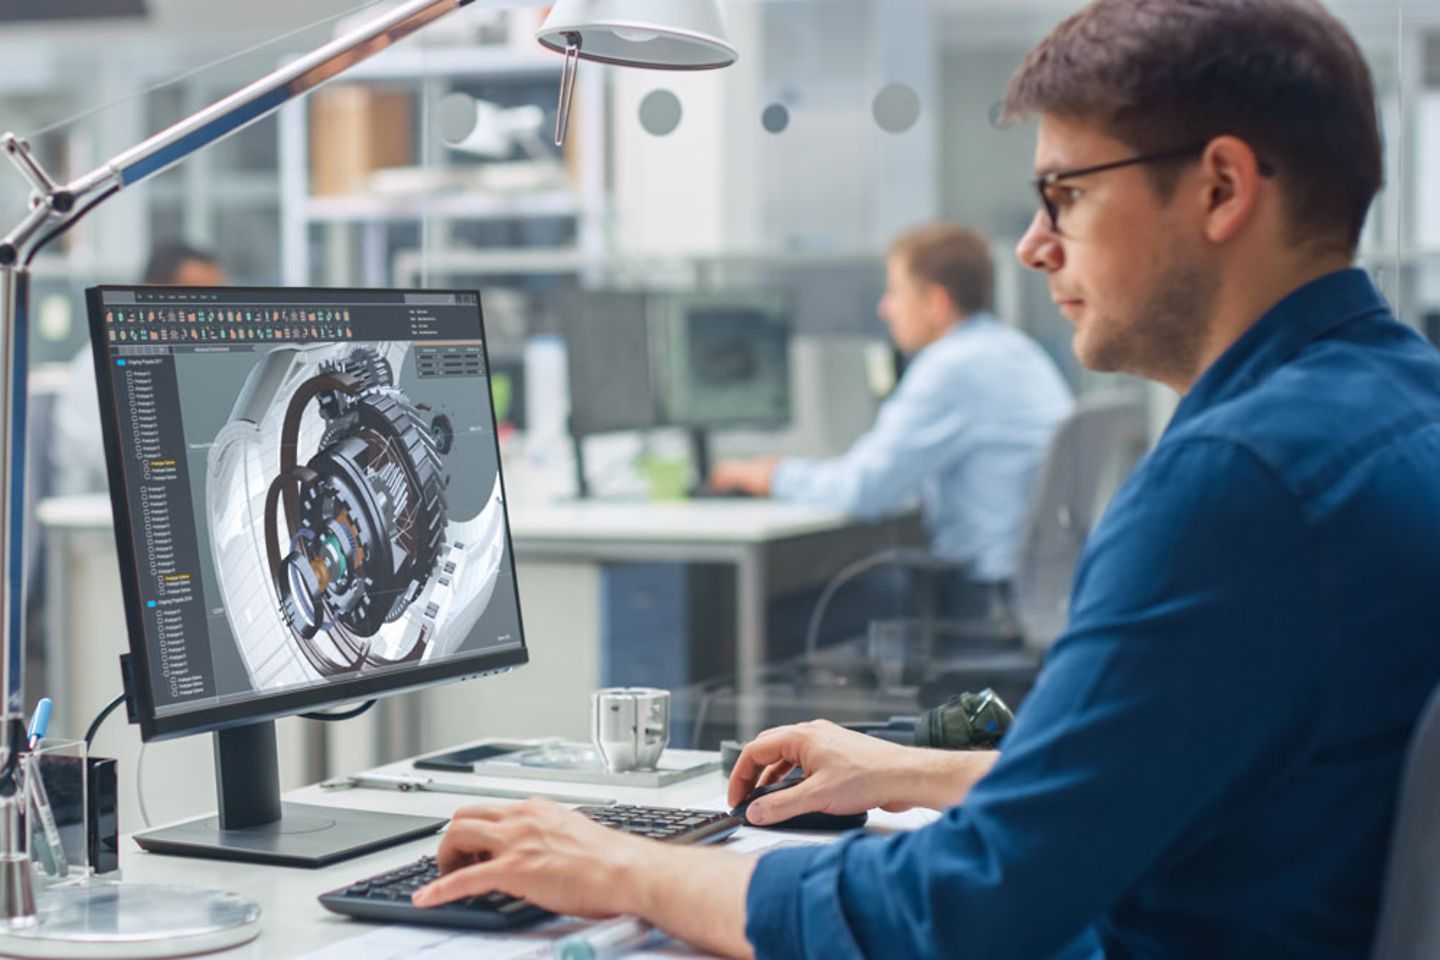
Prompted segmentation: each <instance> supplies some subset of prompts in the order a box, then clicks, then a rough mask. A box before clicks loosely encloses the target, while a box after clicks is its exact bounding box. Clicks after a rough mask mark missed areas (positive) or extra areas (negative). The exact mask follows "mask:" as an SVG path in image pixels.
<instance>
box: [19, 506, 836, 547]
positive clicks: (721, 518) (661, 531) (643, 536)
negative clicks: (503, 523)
mask: <svg viewBox="0 0 1440 960" xmlns="http://www.w3.org/2000/svg"><path fill="white" fill-rule="evenodd" d="M36 515H37V516H38V517H39V519H40V522H41V523H42V524H44V525H45V526H47V527H52V528H58V529H80V530H89V529H106V530H108V529H109V528H110V526H111V524H112V517H111V512H110V498H109V497H108V496H105V495H103V494H94V495H88V496H77V497H51V498H48V499H46V500H42V501H41V502H40V504H39V506H38V507H37V509H36ZM853 522H854V521H853V520H852V519H851V518H850V517H848V516H846V515H845V514H843V513H838V512H836V511H834V510H829V509H826V508H823V507H813V506H808V505H806V504H798V503H780V502H777V501H774V500H744V499H735V500H726V499H716V500H696V501H673V502H671V501H667V502H657V503H649V502H643V501H637V502H630V501H602V500H592V501H570V502H565V503H553V504H518V505H512V506H511V508H510V532H511V535H512V536H513V537H514V539H515V540H516V541H517V543H522V544H523V543H524V542H526V541H533V542H551V541H572V542H573V541H595V540H605V541H642V542H659V543H680V542H683V543H697V542H698V543H765V542H768V541H771V540H778V539H784V538H786V537H799V536H805V535H807V534H812V533H822V532H825V531H827V530H838V529H840V528H843V527H845V526H847V525H849V524H851V523H853Z"/></svg>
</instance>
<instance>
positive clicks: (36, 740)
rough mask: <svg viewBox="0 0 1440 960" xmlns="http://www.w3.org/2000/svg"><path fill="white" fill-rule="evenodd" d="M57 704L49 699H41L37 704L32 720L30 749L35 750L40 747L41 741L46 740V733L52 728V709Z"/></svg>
mask: <svg viewBox="0 0 1440 960" xmlns="http://www.w3.org/2000/svg"><path fill="white" fill-rule="evenodd" d="M54 705H55V704H54V703H52V702H51V700H50V698H49V697H41V698H40V702H39V703H37V704H35V714H34V715H33V716H32V717H31V718H30V734H29V739H30V749H31V750H34V749H35V748H36V747H37V746H39V744H40V741H41V740H43V739H44V738H45V731H46V730H47V729H48V728H49V726H50V709H51V708H52V707H53V706H54Z"/></svg>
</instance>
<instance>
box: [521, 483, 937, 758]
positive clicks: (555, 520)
mask: <svg viewBox="0 0 1440 960" xmlns="http://www.w3.org/2000/svg"><path fill="white" fill-rule="evenodd" d="M511 531H512V533H513V536H514V539H515V552H516V555H517V557H519V558H521V559H526V560H538V559H544V558H554V559H557V560H573V559H583V560H588V561H592V562H595V563H625V562H662V563H663V562H674V563H726V564H732V565H734V567H735V605H736V609H735V623H736V638H735V675H736V687H737V689H738V690H739V692H740V693H741V694H742V699H741V705H742V706H741V714H740V716H739V725H740V733H741V735H742V736H743V737H752V736H754V735H755V734H756V733H759V732H760V727H761V711H760V709H759V704H758V701H757V700H756V698H755V697H754V696H750V694H752V693H758V691H759V689H760V677H761V671H762V668H763V666H764V664H765V659H766V653H767V650H766V642H765V612H766V604H767V601H768V600H769V598H770V597H771V596H772V595H775V594H779V593H784V592H785V591H787V590H789V589H794V588H798V587H805V586H812V585H815V584H823V583H825V582H826V581H828V580H829V579H830V577H832V576H834V575H835V574H836V573H838V572H839V571H840V570H841V569H843V568H844V567H845V566H847V565H849V564H850V563H852V562H854V561H855V560H858V559H860V558H862V557H865V556H868V555H870V554H872V553H875V552H876V551H878V550H881V549H884V548H886V547H895V546H921V545H923V544H925V543H926V542H927V537H926V534H925V532H924V529H923V527H922V526H921V524H920V523H919V521H918V519H917V518H916V517H915V516H913V515H905V516H899V517H894V518H890V519H885V520H878V521H863V520H857V519H855V518H853V517H850V516H847V515H846V514H843V513H839V512H837V511H834V510H828V509H825V508H822V507H813V506H807V505H805V504H795V503H780V502H777V501H773V500H745V499H724V498H720V499H714V500H698V501H677V502H660V503H628V502H614V501H604V500H595V501H574V502H569V503H560V504H549V505H545V506H532V505H522V506H517V507H515V508H514V509H513V510H512V514H511Z"/></svg>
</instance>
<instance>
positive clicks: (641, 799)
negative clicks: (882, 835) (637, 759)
mask: <svg viewBox="0 0 1440 960" xmlns="http://www.w3.org/2000/svg"><path fill="white" fill-rule="evenodd" d="M376 772H384V773H412V772H413V770H412V768H411V767H410V765H409V762H408V761H402V762H400V763H394V764H389V765H387V766H384V767H379V768H377V771H376ZM429 775H430V776H432V777H434V778H435V779H437V780H444V779H447V778H448V779H455V778H459V779H461V780H464V779H465V775H463V774H443V773H433V772H432V773H430V774H429ZM469 782H470V783H472V784H474V783H481V782H483V783H485V784H490V785H494V786H496V787H502V788H511V789H529V790H535V791H537V792H546V791H550V792H556V791H561V790H570V791H573V792H577V793H581V794H597V793H598V794H606V795H611V796H614V797H615V799H617V800H619V801H621V802H626V803H641V804H655V805H661V806H675V807H701V808H709V809H718V808H720V807H721V806H723V794H724V789H725V785H724V780H723V779H722V777H721V775H720V774H719V773H710V774H706V775H704V776H701V777H697V778H695V779H693V780H688V781H686V782H684V783H680V784H676V785H675V786H672V787H666V788H663V789H659V790H646V789H639V788H634V787H629V788H627V787H597V786H595V785H594V784H559V783H548V782H547V783H536V782H535V781H519V780H501V779H496V778H491V777H487V778H485V779H484V780H483V781H480V780H478V779H477V778H469ZM285 799H286V800H288V801H292V802H295V803H309V804H316V805H320V806H336V807H348V808H351V809H359V810H376V811H390V812H395V813H411V814H417V815H421V816H436V817H448V816H449V815H450V814H451V813H452V812H453V811H454V810H455V809H456V808H458V807H461V806H466V805H469V804H474V803H504V802H506V801H503V800H489V799H486V798H483V797H468V796H460V795H456V794H445V793H399V792H392V791H388V790H369V789H357V790H338V791H336V790H322V789H320V788H319V787H318V786H311V787H305V788H302V789H300V790H294V791H291V792H290V793H287V794H286V795H285ZM933 816H934V814H931V813H929V812H928V811H914V812H911V813H908V814H903V815H894V814H884V813H882V812H880V811H874V812H872V815H871V819H872V823H875V824H877V825H879V826H880V827H882V828H884V827H891V828H909V827H914V826H919V825H921V824H923V823H925V822H927V821H928V820H929V819H931V818H932V817H933ZM122 846H123V848H124V852H123V853H122V856H121V867H122V868H123V870H124V876H125V879H126V880H133V881H136V882H141V883H175V884H184V885H187V886H197V887H211V888H214V889H219V890H230V891H233V892H235V893H239V894H241V895H243V896H246V897H249V898H251V899H252V900H254V901H256V902H257V903H259V904H260V907H261V911H262V914H261V919H260V927H261V932H260V936H259V937H257V938H256V939H255V940H253V941H251V942H250V943H248V944H246V945H244V946H241V947H236V948H235V949H233V950H229V951H226V952H225V953H223V954H219V955H218V956H222V957H224V958H227V960H261V958H266V960H270V958H287V957H301V956H304V955H305V954H307V953H309V952H311V951H314V950H318V949H320V948H322V947H325V946H327V945H329V944H333V943H337V942H340V941H342V940H345V939H348V938H350V937H355V936H359V935H360V934H363V933H366V932H368V931H370V930H372V929H375V927H374V926H373V925H371V924H365V923H361V922H359V921H354V920H349V919H346V918H344V917H340V916H337V915H336V914H332V913H330V912H329V911H327V910H325V909H324V908H323V907H321V906H320V904H319V903H317V902H316V900H315V898H316V897H317V896H318V895H319V894H321V893H324V892H326V891H328V890H333V889H335V888H337V887H341V886H344V885H346V884H347V883H351V882H353V881H355V880H358V879H360V878H361V877H366V876H370V875H373V874H376V873H379V872H381V871H383V870H387V869H390V868H392V867H395V866H398V865H400V864H403V863H407V862H409V861H412V860H415V859H418V858H419V857H421V856H422V855H424V854H426V853H430V852H433V850H434V849H435V846H436V838H434V837H428V838H425V839H423V840H417V841H414V842H412V843H408V844H404V845H401V846H398V847H391V848H390V849H388V850H382V851H380V852H378V853H373V854H370V855H369V856H365V857H359V858H356V859H354V860H347V861H345V862H343V863H339V864H336V865H334V866H330V867H325V868H323V869H320V870H305V869H299V868H287V867H269V866H260V865H256V864H246V863H230V862H225V861H217V860H199V859H190V858H185V857H167V856H162V855H159V854H151V853H145V852H143V851H141V850H139V849H138V848H136V847H135V846H134V844H133V843H132V842H130V841H129V839H128V838H127V839H126V841H125V842H124V843H123V844H122Z"/></svg>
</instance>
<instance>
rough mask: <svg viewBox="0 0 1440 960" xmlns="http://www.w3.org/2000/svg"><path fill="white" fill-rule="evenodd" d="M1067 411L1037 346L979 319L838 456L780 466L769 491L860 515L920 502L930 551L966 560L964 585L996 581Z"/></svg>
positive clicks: (917, 361) (1008, 562)
mask: <svg viewBox="0 0 1440 960" xmlns="http://www.w3.org/2000/svg"><path fill="white" fill-rule="evenodd" d="M1072 406H1073V400H1072V398H1071V395H1070V389H1069V387H1067V386H1066V384H1065V381H1064V379H1063V378H1062V377H1061V375H1060V371H1059V370H1058V369H1056V367H1055V364H1054V363H1053V362H1052V361H1051V360H1050V358H1049V356H1047V355H1046V353H1045V351H1044V350H1042V349H1041V348H1040V346H1039V344H1037V343H1036V342H1035V341H1034V340H1032V339H1031V338H1030V337H1028V336H1026V335H1025V334H1023V333H1021V332H1020V331H1018V330H1014V329H1011V328H1010V327H1006V326H1004V325H1002V324H1000V323H999V322H997V321H996V320H995V318H994V317H993V316H991V315H989V314H983V313H982V314H976V315H974V316H971V317H970V318H969V319H967V320H965V321H964V322H962V323H960V324H959V325H958V326H956V327H955V328H954V329H953V330H951V331H950V332H949V333H947V334H946V335H945V336H943V337H941V338H940V339H939V340H937V341H935V342H934V343H932V344H930V345H929V346H928V347H926V348H924V349H923V350H921V351H920V352H919V353H917V354H916V355H915V357H914V359H913V360H912V361H911V363H910V366H909V368H908V369H907V370H906V371H905V376H904V377H902V378H901V380H900V384H899V386H897V387H896V388H895V392H894V393H892V394H891V395H890V397H889V398H888V399H887V400H886V401H885V403H884V404H882V405H881V407H880V414H879V417H878V418H877V419H876V421H875V426H874V427H872V428H871V429H870V431H869V432H868V433H866V434H865V435H864V436H863V437H861V438H860V439H859V440H857V441H855V444H854V446H852V447H851V448H850V449H849V450H848V451H847V452H846V453H844V454H843V455H841V456H838V457H833V458H831V459H826V460H814V459H804V458H789V459H786V460H783V461H781V462H780V464H779V465H778V466H777V467H776V469H775V475H774V479H773V481H772V484H771V491H770V492H771V496H773V497H775V498H776V499H780V500H791V501H800V502H804V503H816V504H822V505H825V506H829V507H834V508H835V509H837V510H843V511H845V512H846V513H850V514H852V515H854V516H858V517H864V518H872V517H880V516H884V515H887V514H891V513H894V512H895V511H896V510H898V509H902V508H904V507H906V506H909V505H911V504H914V503H917V502H918V503H919V504H920V505H921V506H922V508H923V510H924V516H925V523H926V526H927V527H928V528H929V530H930V539H931V549H932V550H933V551H934V553H935V554H936V555H937V556H940V557H943V558H945V559H946V560H952V561H955V562H956V563H964V564H967V565H968V566H969V568H970V569H969V575H970V576H971V577H972V578H973V579H976V580H1004V579H1007V578H1009V577H1010V576H1011V575H1012V574H1013V573H1014V572H1015V553H1016V549H1017V547H1018V545H1019V538H1020V528H1021V525H1022V524H1023V523H1024V521H1025V514H1026V511H1027V510H1028V509H1029V504H1030V492H1031V486H1032V485H1033V482H1034V480H1035V477H1036V473H1037V471H1038V469H1039V467H1040V464H1041V462H1042V461H1043V460H1044V459H1045V452H1046V449H1047V448H1048V446H1049V443H1050V437H1051V434H1053V433H1054V431H1055V427H1056V426H1058V425H1059V423H1060V421H1061V420H1063V419H1065V417H1067V416H1068V415H1069V414H1070V410H1071V407H1072Z"/></svg>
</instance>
